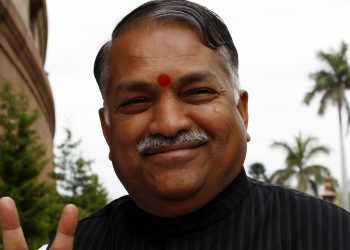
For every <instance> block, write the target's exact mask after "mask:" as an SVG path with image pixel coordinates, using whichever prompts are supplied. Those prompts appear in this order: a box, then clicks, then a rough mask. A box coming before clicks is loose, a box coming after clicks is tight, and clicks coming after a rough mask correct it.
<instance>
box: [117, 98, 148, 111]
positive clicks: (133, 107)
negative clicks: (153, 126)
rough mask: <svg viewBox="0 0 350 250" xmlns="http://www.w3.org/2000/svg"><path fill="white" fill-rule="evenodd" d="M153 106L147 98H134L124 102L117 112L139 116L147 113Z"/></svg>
mask: <svg viewBox="0 0 350 250" xmlns="http://www.w3.org/2000/svg"><path fill="white" fill-rule="evenodd" d="M151 105H152V100H151V99H150V98H147V97H134V98H130V99H127V100H125V101H123V102H122V103H121V104H120V105H118V106H117V107H116V110H117V111H119V112H121V113H124V114H138V113H142V112H144V111H146V110H147V109H148V108H149V107H150V106H151Z"/></svg>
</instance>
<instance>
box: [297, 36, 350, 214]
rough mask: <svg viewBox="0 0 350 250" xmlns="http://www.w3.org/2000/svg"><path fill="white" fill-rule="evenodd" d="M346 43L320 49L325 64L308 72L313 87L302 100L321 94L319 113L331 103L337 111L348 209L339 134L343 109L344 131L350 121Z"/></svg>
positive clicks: (343, 166) (346, 203) (346, 202)
mask: <svg viewBox="0 0 350 250" xmlns="http://www.w3.org/2000/svg"><path fill="white" fill-rule="evenodd" d="M347 49H348V46H347V44H345V43H344V42H342V43H341V46H340V50H339V51H330V52H323V51H320V52H319V53H318V54H317V55H318V58H319V59H320V60H321V61H322V62H324V63H325V68H324V69H321V70H319V71H317V72H315V73H312V74H311V75H310V78H311V79H313V80H314V81H315V83H316V84H315V85H314V87H313V88H312V89H311V91H309V92H308V93H306V95H305V97H304V102H305V103H306V104H307V105H309V104H310V102H311V101H312V100H313V98H314V97H315V96H316V95H318V94H319V95H321V100H320V106H319V109H318V114H319V115H323V114H324V112H325V110H326V108H327V106H328V105H329V104H330V103H331V104H332V105H334V106H336V108H337V111H338V124H339V135H340V159H341V169H342V184H343V185H342V200H343V206H344V208H345V209H346V210H349V195H348V191H349V190H348V183H347V181H348V180H347V171H346V158H345V146H344V136H343V117H342V115H343V113H344V111H345V115H346V116H347V125H346V127H347V133H348V131H349V125H350V106H349V102H348V100H347V98H346V93H345V91H346V89H349V88H350V66H349V63H348V60H347V56H346V53H347Z"/></svg>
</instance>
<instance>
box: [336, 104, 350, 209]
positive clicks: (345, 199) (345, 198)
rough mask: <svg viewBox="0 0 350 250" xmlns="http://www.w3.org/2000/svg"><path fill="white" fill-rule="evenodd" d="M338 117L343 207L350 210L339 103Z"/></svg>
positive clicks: (339, 106)
mask: <svg viewBox="0 0 350 250" xmlns="http://www.w3.org/2000/svg"><path fill="white" fill-rule="evenodd" d="M338 117H339V135H340V163H341V173H342V189H341V191H342V200H343V208H344V209H345V210H347V211H349V188H348V176H347V173H346V159H345V149H344V147H345V146H344V137H343V124H342V116H341V105H338Z"/></svg>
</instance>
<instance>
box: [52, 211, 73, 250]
mask: <svg viewBox="0 0 350 250" xmlns="http://www.w3.org/2000/svg"><path fill="white" fill-rule="evenodd" d="M77 224H78V208H77V207H76V206H74V205H73V204H69V205H67V206H65V208H64V209H63V212H62V214H61V218H60V221H59V222H58V226H57V232H56V236H55V240H54V241H53V243H52V245H51V247H50V249H55V250H70V249H73V241H74V233H75V229H76V228H77Z"/></svg>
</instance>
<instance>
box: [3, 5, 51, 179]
mask: <svg viewBox="0 0 350 250" xmlns="http://www.w3.org/2000/svg"><path fill="white" fill-rule="evenodd" d="M47 34H48V25H47V11H46V1H45V0H0V84H3V83H5V82H10V83H11V85H12V86H13V89H15V90H16V91H20V92H24V94H26V95H27V96H28V97H29V100H30V106H31V108H33V109H37V110H39V112H40V117H39V119H38V121H37V122H36V123H35V125H34V128H35V129H36V130H37V131H38V134H39V136H40V139H41V143H42V144H43V145H45V146H46V148H47V156H46V158H47V159H48V160H49V161H48V164H47V166H46V167H45V169H44V170H43V172H42V174H41V175H42V178H46V176H47V174H48V172H50V171H52V169H53V163H52V162H53V161H52V159H53V138H54V133H55V110H54V102H53V97H52V92H51V88H50V84H49V81H48V78H47V73H46V72H45V69H44V63H45V55H46V48H47Z"/></svg>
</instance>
